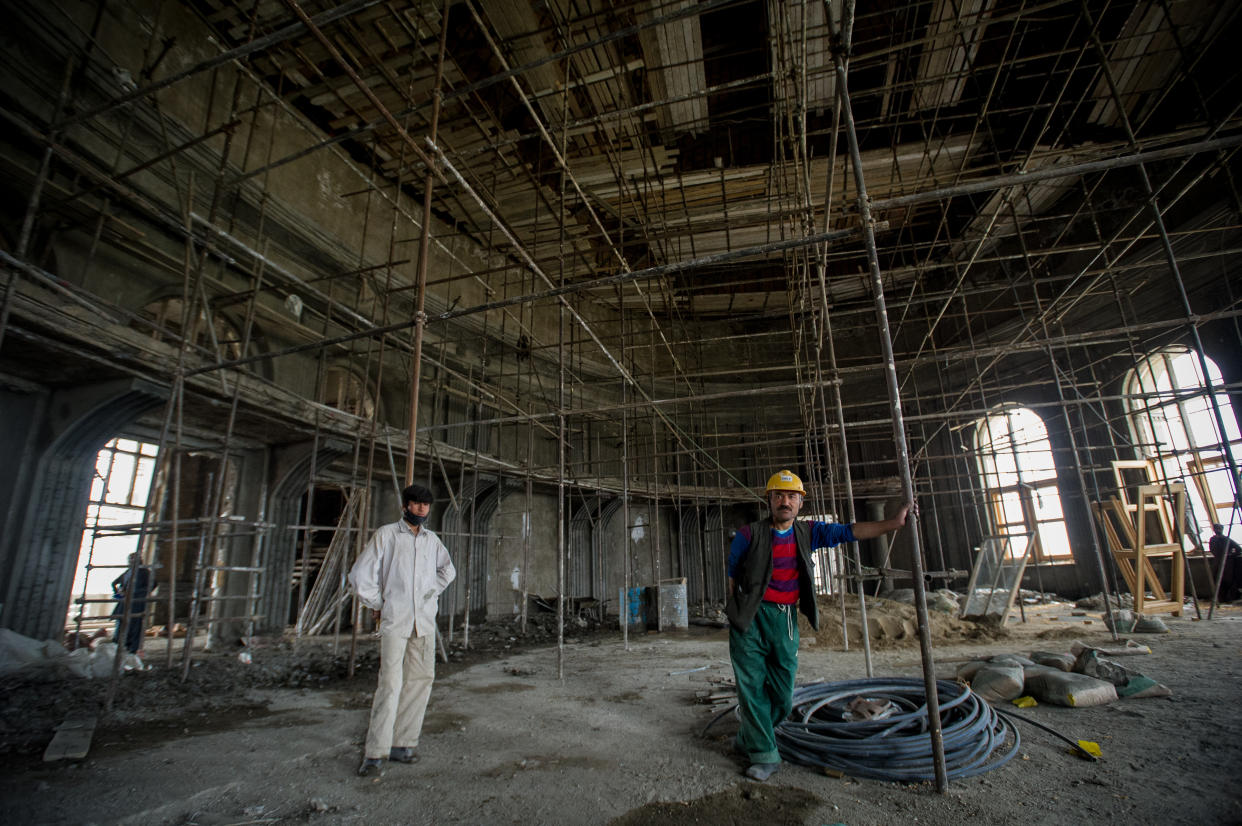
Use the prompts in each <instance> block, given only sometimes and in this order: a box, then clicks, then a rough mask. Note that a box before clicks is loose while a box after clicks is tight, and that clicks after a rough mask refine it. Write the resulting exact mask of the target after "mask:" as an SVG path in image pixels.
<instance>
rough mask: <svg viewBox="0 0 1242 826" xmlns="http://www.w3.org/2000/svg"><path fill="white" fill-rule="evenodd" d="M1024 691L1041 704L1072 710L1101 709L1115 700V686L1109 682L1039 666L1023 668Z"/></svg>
mask: <svg viewBox="0 0 1242 826" xmlns="http://www.w3.org/2000/svg"><path fill="white" fill-rule="evenodd" d="M1025 690H1026V693H1027V694H1030V695H1031V696H1032V697H1034V698H1035V699H1036V700H1039V701H1040V702H1041V703H1052V704H1053V705H1058V706H1070V707H1071V708H1086V707H1087V706H1102V705H1106V704H1107V703H1111V702H1113V701H1114V700H1116V699H1117V687H1116V686H1114V685H1113V684H1112V683H1110V682H1106V681H1104V680H1097V679H1096V678H1095V677H1088V676H1087V675H1086V674H1075V673H1074V672H1072V671H1058V670H1057V669H1055V668H1049V667H1047V666H1042V665H1036V666H1031V667H1030V668H1028V669H1026V683H1025Z"/></svg>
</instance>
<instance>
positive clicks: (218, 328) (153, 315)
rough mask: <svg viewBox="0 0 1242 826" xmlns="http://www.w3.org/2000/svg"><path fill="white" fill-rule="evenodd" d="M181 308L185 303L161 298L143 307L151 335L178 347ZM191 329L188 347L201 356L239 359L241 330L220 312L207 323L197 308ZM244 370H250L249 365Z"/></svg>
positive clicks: (213, 314)
mask: <svg viewBox="0 0 1242 826" xmlns="http://www.w3.org/2000/svg"><path fill="white" fill-rule="evenodd" d="M184 309H185V305H184V302H183V301H182V300H181V299H180V298H161V299H159V300H157V301H152V302H151V303H150V304H148V305H146V306H145V307H143V310H144V311H145V313H146V315H147V316H149V317H150V319H151V321H152V323H153V325H154V326H153V331H152V336H153V337H154V338H157V339H163V340H166V341H169V342H171V343H173V344H179V343H180V337H181V335H182V330H181V320H182V317H183V315H184ZM190 330H191V333H192V336H191V342H190V343H191V345H192V346H193V347H195V348H197V349H198V350H199V352H200V353H201V354H202V355H203V356H204V357H206V358H209V359H217V358H218V359H221V360H231V359H237V358H241V356H242V334H241V330H239V329H238V328H237V326H236V325H235V324H234V323H233V322H232V321H231V320H229V318H228V317H227V316H225V315H224V314H223V313H218V312H216V313H212V314H211V323H210V324H209V323H208V321H207V312H206V311H205V310H204V309H203V308H202V307H200V308H199V310H198V315H197V317H196V318H195V319H194V320H193V321H192V322H191V324H190ZM245 369H249V368H248V366H247V367H246V368H245Z"/></svg>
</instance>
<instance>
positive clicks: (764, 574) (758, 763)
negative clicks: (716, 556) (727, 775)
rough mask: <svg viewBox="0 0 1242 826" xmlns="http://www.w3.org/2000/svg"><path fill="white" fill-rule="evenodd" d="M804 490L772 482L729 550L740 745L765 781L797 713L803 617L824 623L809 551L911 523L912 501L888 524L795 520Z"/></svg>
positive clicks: (790, 476) (778, 476)
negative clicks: (760, 514)
mask: <svg viewBox="0 0 1242 826" xmlns="http://www.w3.org/2000/svg"><path fill="white" fill-rule="evenodd" d="M805 495H806V490H805V488H803V486H802V480H801V479H799V478H798V477H797V475H795V474H794V473H793V472H792V471H789V470H780V471H777V472H776V473H774V474H772V477H771V478H770V479H768V485H767V490H766V492H765V494H764V498H765V499H766V500H767V504H768V508H769V510H770V511H771V516H770V517H769V518H768V519H763V520H760V521H758V522H752V523H751V524H749V525H744V526H743V527H741V528H740V529H739V530H738V532H737V533H736V534H735V535H734V537H733V544H732V546H731V547H730V548H729V565H728V573H729V597H728V600H727V601H726V604H725V613H726V614H727V615H728V617H729V659H730V660H731V661H732V663H733V675H734V680H735V681H736V683H737V700H738V714H739V717H740V718H741V725H740V727H739V729H738V733H737V748H738V750H739V751H741V752H742V753H743V754H745V755H746V757H747V758H748V759H749V760H750V766H749V767H748V768H747V769H746V771H745V775H746V777H748V778H750V779H751V780H758V781H761V782H762V781H764V780H767V779H768V778H769V777H771V776H772V773H773V772H775V771H776V770H777V769H778V768H780V763H781V758H780V752H779V751H778V750H777V746H776V726H777V725H778V724H779V723H780V722H781V721H782V720H784V719H785V718H786V717H787V716H789V712H790V711H792V710H793V689H794V678H795V677H796V676H797V672H798V640H799V634H798V616H797V612H798V611H799V610H801V611H802V613H803V614H805V615H806V618H807V620H809V621H810V623H811V627H812V628H815V629H818V628H819V610H818V606H817V605H816V602H815V586H814V582H815V579H814V564H813V562H812V559H811V552H812V551H813V550H814V549H816V548H832V547H835V546H837V545H839V544H841V543H842V542H853V541H854V540H856V539H872V538H874V537H877V536H880V535H882V534H886V533H890V532H892V531H895V530H897V529H898V528H900V527H901V526H902V525H904V524H906V514H907V513H908V512H909V511H910V507H911V506H910V505H909V504H905V505H902V506H901V508H900V509H899V510H898V511H897V513H896V514H895V515H893V516H892V517H890V518H889V519H886V520H884V521H883V522H855V523H853V524H851V525H840V524H837V523H835V522H812V521H808V520H801V521H799V520H798V518H797V517H798V512H799V511H800V510H801V509H802V502H803V497H804V496H805Z"/></svg>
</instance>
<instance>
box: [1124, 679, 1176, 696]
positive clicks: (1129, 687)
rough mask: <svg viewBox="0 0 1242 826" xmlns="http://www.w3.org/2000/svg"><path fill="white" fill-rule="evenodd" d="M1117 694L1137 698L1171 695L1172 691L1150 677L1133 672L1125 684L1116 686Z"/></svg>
mask: <svg viewBox="0 0 1242 826" xmlns="http://www.w3.org/2000/svg"><path fill="white" fill-rule="evenodd" d="M1117 694H1118V696H1120V697H1126V698H1133V699H1139V698H1142V697H1172V696H1173V691H1172V690H1171V689H1170V688H1169V687H1168V686H1167V685H1164V684H1163V683H1158V682H1156V681H1155V680H1153V679H1152V678H1151V677H1144V676H1143V675H1142V674H1135V675H1134V676H1133V677H1131V678H1130V680H1129V682H1127V683H1126V684H1125V685H1123V686H1118V687H1117Z"/></svg>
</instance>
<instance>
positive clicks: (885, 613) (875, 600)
mask: <svg viewBox="0 0 1242 826" xmlns="http://www.w3.org/2000/svg"><path fill="white" fill-rule="evenodd" d="M817 601H818V603H819V630H818V631H816V630H814V629H812V628H811V625H810V623H809V622H807V620H806V617H805V616H801V615H799V617H798V628H799V631H800V632H801V634H802V646H803V647H804V648H830V649H839V648H841V647H843V645H844V640H845V639H846V638H847V637H848V639H849V643H850V645H857V646H861V645H862V642H863V623H862V610H861V609H860V607H859V605H858V597H856V596H847V597H845V623H844V627H842V622H841V602H840V599H839V598H838V597H837V596H821V597H819V598H818V600H817ZM927 617H928V620H929V621H930V625H931V638H932V643H933V644H940V643H945V642H966V641H972V640H994V639H1002V638H1004V637H1005V636H1006V635H1007V632H1006V631H1005V630H1004V629H1003V628H999V627H997V626H995V625H993V624H990V623H976V622H971V621H969V620H963V619H958V618H957V617H956V616H954V615H952V614H947V613H944V612H943V611H931V610H929V611H928V612H927ZM918 627H919V625H918V618H917V615H916V613H915V610H914V606H913V605H907V604H905V603H902V602H894V601H892V600H888V599H883V598H880V597H867V628H868V631H869V636H870V638H871V646H872V647H873V648H887V647H902V646H916V645H918V642H919V633H918Z"/></svg>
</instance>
